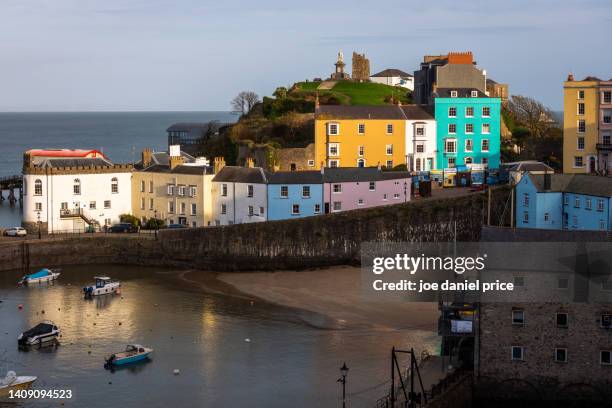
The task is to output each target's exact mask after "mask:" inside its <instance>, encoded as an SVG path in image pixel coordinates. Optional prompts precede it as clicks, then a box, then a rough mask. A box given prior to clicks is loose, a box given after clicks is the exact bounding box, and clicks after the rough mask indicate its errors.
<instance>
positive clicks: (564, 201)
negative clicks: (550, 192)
mask: <svg viewBox="0 0 612 408" xmlns="http://www.w3.org/2000/svg"><path fill="white" fill-rule="evenodd" d="M563 205H569V196H568V195H566V194H564V195H563Z"/></svg>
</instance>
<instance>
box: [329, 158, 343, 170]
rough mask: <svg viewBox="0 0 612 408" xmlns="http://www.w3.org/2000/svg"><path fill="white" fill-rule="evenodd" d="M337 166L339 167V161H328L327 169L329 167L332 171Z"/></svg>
mask: <svg viewBox="0 0 612 408" xmlns="http://www.w3.org/2000/svg"><path fill="white" fill-rule="evenodd" d="M338 166H340V160H330V161H329V167H331V168H332V169H333V168H336V167H338Z"/></svg>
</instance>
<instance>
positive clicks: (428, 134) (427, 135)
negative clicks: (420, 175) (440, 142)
mask: <svg viewBox="0 0 612 408" xmlns="http://www.w3.org/2000/svg"><path fill="white" fill-rule="evenodd" d="M402 110H403V111H404V114H405V115H406V167H407V168H408V170H409V171H430V170H432V169H435V168H436V152H437V150H436V149H437V147H436V146H437V143H436V120H435V118H434V116H433V113H432V112H431V111H430V110H429V108H427V107H425V106H422V105H403V106H402Z"/></svg>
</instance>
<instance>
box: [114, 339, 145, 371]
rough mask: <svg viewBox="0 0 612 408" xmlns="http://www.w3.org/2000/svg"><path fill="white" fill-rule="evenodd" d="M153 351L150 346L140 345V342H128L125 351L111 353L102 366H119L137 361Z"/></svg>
mask: <svg viewBox="0 0 612 408" xmlns="http://www.w3.org/2000/svg"><path fill="white" fill-rule="evenodd" d="M152 352H153V349H152V348H149V347H144V346H141V345H140V344H128V345H127V347H126V348H125V351H122V352H120V353H115V354H111V355H110V356H109V357H108V358H106V359H105V361H106V363H105V364H104V367H106V368H110V367H112V366H121V365H126V364H131V363H137V362H139V361H142V360H146V359H147V358H149V355H150V354H151V353H152Z"/></svg>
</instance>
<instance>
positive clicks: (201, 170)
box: [142, 164, 214, 175]
mask: <svg viewBox="0 0 612 408" xmlns="http://www.w3.org/2000/svg"><path fill="white" fill-rule="evenodd" d="M142 171H143V172H146V173H172V174H193V175H200V174H213V172H214V168H213V167H212V166H185V165H180V166H176V167H175V168H174V169H170V166H167V165H166V166H164V165H160V164H155V165H152V166H149V167H147V168H146V169H144V170H142Z"/></svg>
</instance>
